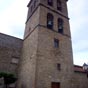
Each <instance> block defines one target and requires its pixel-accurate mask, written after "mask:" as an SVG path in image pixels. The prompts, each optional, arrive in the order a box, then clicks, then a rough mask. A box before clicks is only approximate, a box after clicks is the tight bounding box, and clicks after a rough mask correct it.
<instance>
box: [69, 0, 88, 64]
mask: <svg viewBox="0 0 88 88" xmlns="http://www.w3.org/2000/svg"><path fill="white" fill-rule="evenodd" d="M87 6H88V1H87V0H81V1H80V2H79V1H78V0H69V1H68V9H69V16H70V18H71V19H70V26H71V34H72V42H73V55H74V63H75V64H79V65H82V64H83V62H88V58H87V55H88V50H87V49H88V30H87V29H88V20H87V19H88V8H87ZM84 58H85V59H84Z"/></svg>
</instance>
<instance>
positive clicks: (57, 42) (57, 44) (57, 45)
mask: <svg viewBox="0 0 88 88" xmlns="http://www.w3.org/2000/svg"><path fill="white" fill-rule="evenodd" d="M54 47H55V48H58V47H59V40H58V39H54Z"/></svg>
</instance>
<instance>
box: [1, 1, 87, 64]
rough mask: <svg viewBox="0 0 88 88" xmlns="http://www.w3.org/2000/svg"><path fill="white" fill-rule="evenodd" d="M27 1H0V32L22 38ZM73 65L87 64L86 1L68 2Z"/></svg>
mask: <svg viewBox="0 0 88 88" xmlns="http://www.w3.org/2000/svg"><path fill="white" fill-rule="evenodd" d="M28 2H29V0H0V32H1V33H5V34H8V35H12V36H15V37H19V38H23V33H24V29H25V21H26V16H27V7H26V6H27V4H28ZM68 12H69V18H70V28H71V34H72V46H73V58H74V64H78V65H83V63H84V62H86V63H88V0H80V1H79V0H69V1H68Z"/></svg>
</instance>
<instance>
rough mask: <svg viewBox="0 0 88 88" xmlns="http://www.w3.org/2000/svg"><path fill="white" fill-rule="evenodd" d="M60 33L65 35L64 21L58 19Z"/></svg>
mask: <svg viewBox="0 0 88 88" xmlns="http://www.w3.org/2000/svg"><path fill="white" fill-rule="evenodd" d="M58 32H59V33H61V34H63V20H62V19H61V18H59V19H58Z"/></svg>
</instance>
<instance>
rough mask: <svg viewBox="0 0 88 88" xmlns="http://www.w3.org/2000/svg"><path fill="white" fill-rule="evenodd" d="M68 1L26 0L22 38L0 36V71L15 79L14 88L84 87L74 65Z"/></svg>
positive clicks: (78, 68)
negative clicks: (25, 16)
mask: <svg viewBox="0 0 88 88" xmlns="http://www.w3.org/2000/svg"><path fill="white" fill-rule="evenodd" d="M67 2H68V0H30V1H29V3H28V5H27V7H28V14H27V20H26V25H25V32H24V39H19V38H16V37H13V36H10V35H5V34H2V33H0V72H11V73H13V74H15V75H16V76H17V78H18V80H17V83H16V87H15V88H88V77H87V74H86V72H85V71H84V70H83V68H82V67H81V66H77V65H74V63H73V52H72V41H71V33H70V25H69V24H70V23H69V17H68V9H67Z"/></svg>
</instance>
